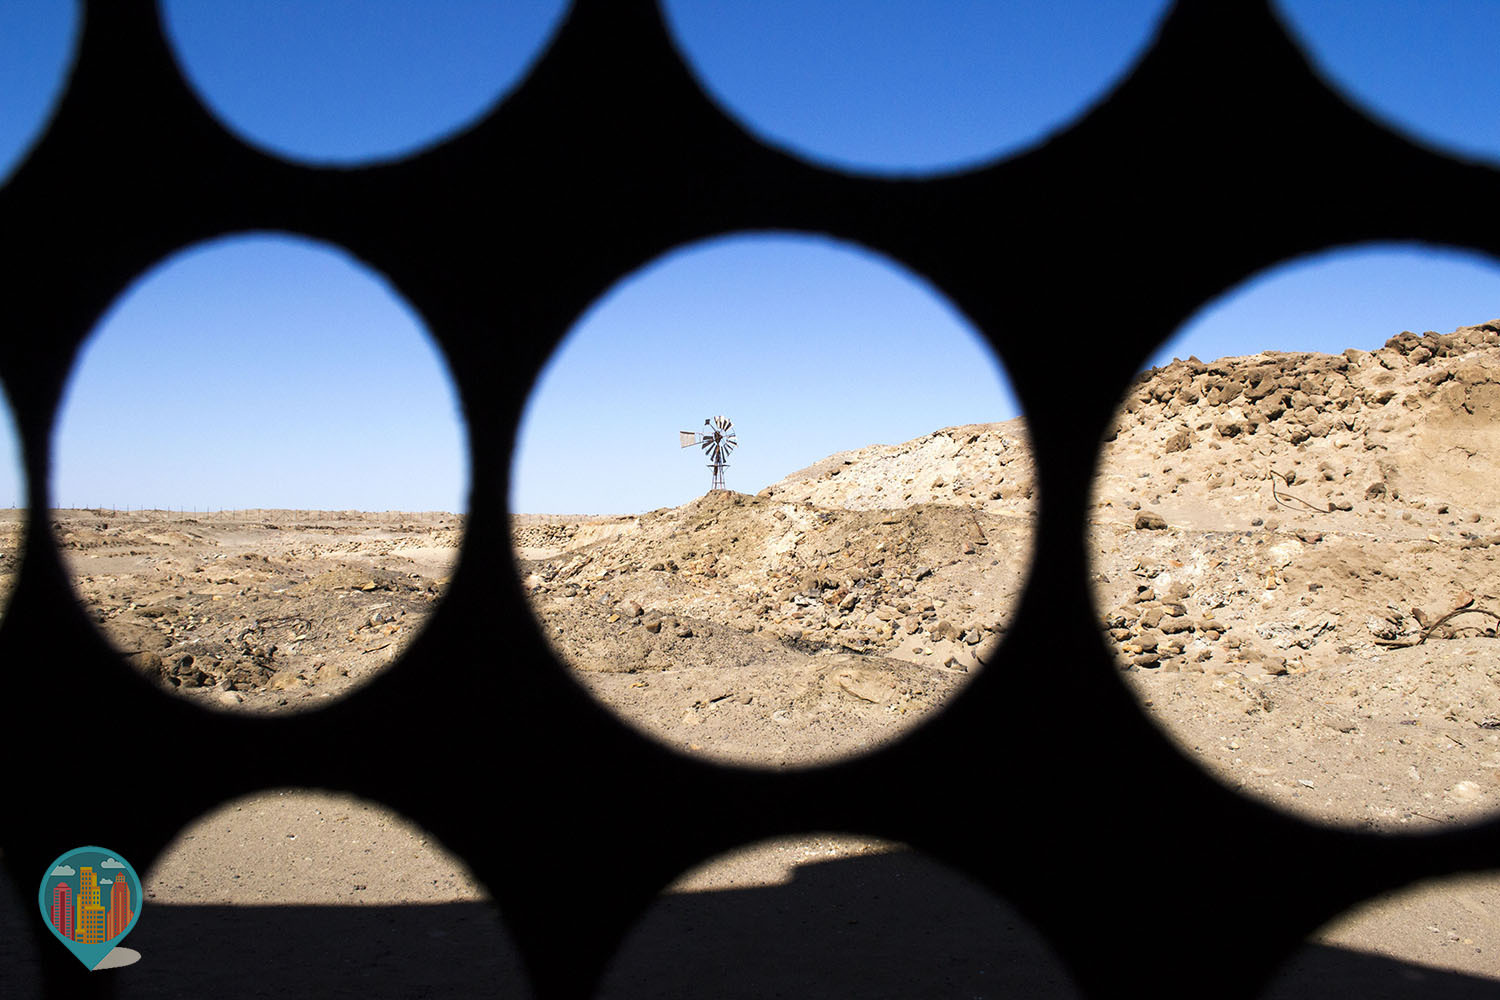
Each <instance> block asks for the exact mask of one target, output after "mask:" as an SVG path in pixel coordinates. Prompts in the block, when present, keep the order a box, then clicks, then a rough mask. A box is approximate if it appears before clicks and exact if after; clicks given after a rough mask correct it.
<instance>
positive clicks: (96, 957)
mask: <svg viewBox="0 0 1500 1000" xmlns="http://www.w3.org/2000/svg"><path fill="white" fill-rule="evenodd" d="M141 902H142V899H141V880H140V876H138V875H136V873H135V869H134V868H131V867H130V863H129V862H128V861H125V860H123V859H121V858H120V857H119V855H117V854H115V853H114V852H113V851H108V850H105V849H104V848H102V847H77V848H74V849H73V850H71V851H69V852H68V853H66V854H64V855H61V856H60V857H58V858H57V860H55V861H53V862H52V865H51V866H50V867H49V868H48V869H47V873H46V874H45V875H44V876H42V884H41V888H40V889H39V890H38V892H37V905H38V908H39V909H40V910H41V918H42V923H43V924H44V925H45V926H46V928H47V930H49V931H51V932H52V934H53V935H54V936H55V937H56V938H57V939H58V940H59V941H61V942H62V943H63V945H64V946H65V947H66V948H67V949H68V951H69V952H71V953H72V955H73V957H74V958H76V959H78V961H80V962H82V963H83V965H84V967H85V968H87V969H101V968H109V969H116V968H119V967H121V966H122V965H129V964H131V963H132V962H134V961H136V960H137V959H139V958H140V952H138V951H134V950H132V949H130V948H122V947H120V940H121V939H122V938H124V937H125V935H127V934H129V933H130V931H131V929H132V928H133V927H134V926H135V925H136V923H137V922H138V921H139V920H140V913H141ZM0 996H9V994H8V993H7V992H6V991H5V978H4V973H3V972H0Z"/></svg>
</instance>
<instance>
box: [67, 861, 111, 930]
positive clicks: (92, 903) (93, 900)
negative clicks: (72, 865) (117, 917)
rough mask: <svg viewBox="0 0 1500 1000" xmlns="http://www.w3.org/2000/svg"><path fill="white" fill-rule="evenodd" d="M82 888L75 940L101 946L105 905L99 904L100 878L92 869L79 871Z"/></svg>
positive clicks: (86, 868) (87, 868) (84, 868)
mask: <svg viewBox="0 0 1500 1000" xmlns="http://www.w3.org/2000/svg"><path fill="white" fill-rule="evenodd" d="M78 881H79V883H80V885H81V886H82V889H81V891H80V892H79V893H78V922H77V925H76V927H77V930H76V932H75V933H74V935H73V940H75V941H77V942H78V943H79V944H99V943H100V942H102V941H103V940H104V904H103V903H101V902H99V876H98V874H97V873H96V872H95V871H94V869H92V868H90V867H87V866H85V867H82V868H80V869H78Z"/></svg>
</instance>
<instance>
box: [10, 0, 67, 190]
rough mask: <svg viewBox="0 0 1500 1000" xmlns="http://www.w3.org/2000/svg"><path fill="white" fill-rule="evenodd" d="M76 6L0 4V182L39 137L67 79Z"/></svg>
mask: <svg viewBox="0 0 1500 1000" xmlns="http://www.w3.org/2000/svg"><path fill="white" fill-rule="evenodd" d="M78 6H79V5H78V4H77V3H57V2H55V0H25V2H21V3H7V4H3V5H0V94H4V95H5V100H3V101H0V182H3V181H5V180H6V179H8V178H9V177H10V174H11V172H12V171H13V170H14V169H15V168H16V167H17V166H19V165H20V163H21V161H22V160H23V159H24V158H25V156H26V153H27V152H28V151H29V150H30V149H31V146H32V143H34V142H35V141H36V140H37V139H38V138H39V137H40V136H41V134H42V131H43V128H44V126H45V125H46V124H47V121H48V119H49V118H50V117H51V115H52V109H53V107H54V106H55V105H56V103H57V99H58V97H59V96H61V94H62V91H63V85H64V83H65V82H66V80H67V74H68V66H69V64H70V63H71V61H72V57H73V49H74V45H75V43H76V41H77V35H78Z"/></svg>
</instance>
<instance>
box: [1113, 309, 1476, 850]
mask: <svg viewBox="0 0 1500 1000" xmlns="http://www.w3.org/2000/svg"><path fill="white" fill-rule="evenodd" d="M1497 400H1500V322H1491V323H1486V324H1482V325H1480V326H1475V327H1465V328H1462V329H1460V330H1457V331H1455V332H1454V333H1452V334H1447V335H1438V334H1432V333H1429V334H1426V335H1424V336H1422V337H1417V336H1414V335H1412V334H1408V333H1403V334H1401V335H1400V336H1397V337H1393V338H1391V340H1390V341H1388V342H1387V344H1386V345H1385V346H1384V347H1382V348H1381V349H1379V350H1377V351H1373V352H1362V351H1354V350H1351V351H1346V352H1344V354H1342V355H1322V354H1280V353H1273V352H1268V353H1264V354H1259V355H1255V356H1252V357H1244V358H1224V359H1220V360H1219V361H1215V362H1213V363H1209V364H1205V363H1202V362H1200V361H1198V360H1197V359H1189V360H1187V361H1180V360H1179V361H1174V362H1173V363H1172V364H1171V365H1168V366H1165V367H1164V368H1159V369H1155V370H1153V371H1150V372H1147V373H1145V374H1144V375H1143V376H1142V377H1141V378H1140V379H1139V381H1138V382H1137V383H1136V384H1135V386H1134V387H1133V388H1132V390H1131V392H1130V394H1129V395H1128V396H1127V398H1126V400H1125V403H1124V405H1123V406H1122V409H1121V412H1120V414H1119V417H1118V420H1117V422H1116V426H1115V428H1114V429H1113V430H1112V432H1111V435H1110V440H1109V441H1108V442H1107V443H1106V444H1105V447H1104V453H1103V456H1102V458H1101V461H1100V465H1099V474H1098V477H1097V479H1096V482H1095V497H1094V499H1095V511H1096V520H1095V522H1094V524H1093V525H1092V528H1091V536H1090V537H1091V543H1092V547H1093V553H1094V565H1095V570H1096V575H1095V590H1096V594H1097V596H1098V601H1099V606H1100V608H1101V610H1102V612H1103V614H1102V625H1103V627H1104V629H1105V630H1106V633H1107V636H1108V638H1109V640H1110V641H1111V643H1112V644H1113V646H1114V648H1115V650H1116V652H1117V654H1118V656H1119V659H1120V662H1121V663H1122V664H1123V665H1125V666H1126V667H1127V668H1128V669H1129V670H1130V671H1132V672H1131V673H1130V674H1129V676H1130V677H1131V681H1132V683H1133V684H1134V685H1135V686H1136V688H1137V690H1138V692H1139V693H1140V694H1141V696H1142V697H1143V699H1144V700H1146V702H1147V703H1148V704H1150V705H1152V706H1153V707H1154V708H1155V709H1156V710H1157V711H1158V712H1159V713H1160V714H1161V715H1162V716H1163V718H1165V719H1167V720H1168V721H1169V722H1170V724H1171V725H1172V727H1173V729H1174V732H1175V733H1176V734H1177V736H1178V738H1179V740H1180V741H1181V742H1182V743H1184V744H1185V745H1186V746H1189V747H1192V748H1193V750H1194V752H1196V753H1201V754H1204V755H1205V763H1206V764H1207V765H1208V766H1210V767H1211V768H1214V769H1216V770H1219V771H1220V773H1221V774H1222V775H1224V776H1225V777H1226V779H1228V780H1233V781H1234V782H1236V783H1240V784H1245V785H1248V786H1250V787H1254V788H1256V789H1257V790H1258V791H1260V792H1261V793H1262V794H1264V795H1266V796H1267V797H1269V798H1271V799H1272V800H1273V801H1276V802H1278V803H1280V804H1283V805H1286V806H1288V807H1290V808H1294V809H1297V810H1299V811H1303V812H1307V813H1310V814H1312V815H1315V816H1318V817H1319V818H1323V819H1329V820H1336V821H1339V822H1344V823H1349V822H1354V823H1362V824H1367V825H1371V826H1377V827H1387V826H1394V825H1398V824H1405V823H1409V822H1413V821H1421V820H1423V819H1426V820H1428V821H1437V822H1446V821H1449V820H1451V819H1454V818H1459V817H1463V816H1469V815H1473V814H1475V813H1476V812H1478V811H1480V810H1482V809H1484V808H1487V807H1493V805H1494V804H1495V803H1496V802H1497V801H1500V794H1497V793H1500V787H1496V786H1495V784H1494V778H1493V769H1494V768H1496V767H1500V735H1497V734H1496V733H1494V732H1493V730H1494V729H1496V728H1500V673H1497V672H1496V671H1495V670H1494V669H1493V668H1492V667H1489V666H1487V662H1488V661H1489V659H1490V658H1491V657H1492V656H1493V654H1494V647H1493V639H1494V637H1495V634H1496V633H1495V625H1496V621H1497V618H1496V614H1497V613H1500V569H1497V567H1496V565H1495V562H1494V560H1495V551H1496V550H1497V548H1500V535H1496V534H1495V533H1494V532H1495V527H1494V525H1493V524H1492V518H1493V517H1494V516H1495V514H1496V513H1497V511H1496V509H1495V507H1496V500H1497V499H1500V497H1497V494H1496V490H1497V488H1500V487H1497V483H1496V480H1495V477H1494V471H1495V470H1494V466H1493V461H1494V460H1493V455H1494V450H1493V448H1492V447H1491V445H1490V442H1491V441H1492V439H1493V438H1494V435H1495V434H1496V429H1495V425H1494V419H1493V415H1494V413H1495V403H1496V401H1497ZM1455 612H1456V614H1452V617H1449V615H1450V614H1451V613H1455ZM1305 727H1310V728H1305ZM1403 727H1404V728H1403ZM1321 743H1327V744H1328V745H1327V746H1323V747H1321V748H1320V749H1319V750H1318V751H1317V752H1316V753H1315V754H1311V755H1310V754H1309V753H1308V752H1307V746H1308V745H1309V744H1313V745H1317V744H1321ZM1289 764H1292V765H1295V766H1291V767H1289V766H1288V765H1289ZM1484 779H1488V780H1484Z"/></svg>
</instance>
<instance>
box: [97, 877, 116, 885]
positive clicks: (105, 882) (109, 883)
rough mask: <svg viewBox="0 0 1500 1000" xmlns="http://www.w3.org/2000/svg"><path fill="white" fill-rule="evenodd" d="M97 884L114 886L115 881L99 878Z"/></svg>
mask: <svg viewBox="0 0 1500 1000" xmlns="http://www.w3.org/2000/svg"><path fill="white" fill-rule="evenodd" d="M99 884H100V885H114V884H115V880H114V879H112V878H101V879H100V880H99Z"/></svg>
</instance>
